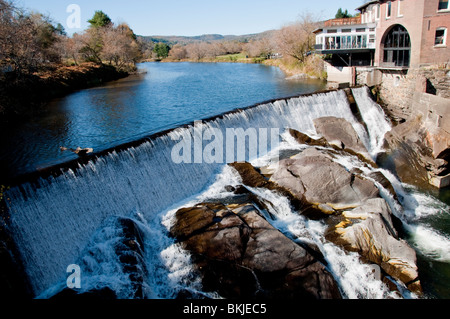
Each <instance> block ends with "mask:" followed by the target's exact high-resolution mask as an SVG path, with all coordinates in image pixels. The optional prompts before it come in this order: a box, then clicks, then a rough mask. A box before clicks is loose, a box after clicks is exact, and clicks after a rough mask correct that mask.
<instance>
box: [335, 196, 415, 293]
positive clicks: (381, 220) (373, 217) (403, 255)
mask: <svg viewBox="0 0 450 319" xmlns="http://www.w3.org/2000/svg"><path fill="white" fill-rule="evenodd" d="M341 217H342V221H341V222H340V223H339V224H337V225H335V226H333V227H331V228H330V229H329V230H328V231H327V235H326V238H327V239H328V240H330V241H332V242H334V243H336V244H339V245H342V246H343V247H344V248H345V249H347V250H348V251H354V252H358V253H359V254H360V255H361V256H362V257H363V258H364V259H365V260H367V261H370V262H373V263H375V264H378V265H379V266H380V267H381V268H382V269H383V270H384V271H385V272H386V273H387V274H388V275H390V276H391V277H393V278H394V279H396V280H399V281H401V282H403V283H404V284H405V285H407V287H408V288H409V289H410V290H411V291H413V292H421V285H420V281H419V274H418V269H417V265H416V261H417V260H416V253H415V251H414V249H412V248H411V247H410V246H409V245H408V244H407V243H406V242H405V241H404V240H402V239H400V238H399V237H398V233H397V231H396V229H395V227H394V223H393V218H392V213H391V210H390V208H389V206H388V205H387V203H386V201H385V200H384V199H382V198H374V199H368V200H367V201H366V202H365V203H364V204H363V205H361V206H359V207H357V208H355V209H353V210H348V211H345V212H343V213H342V215H341Z"/></svg>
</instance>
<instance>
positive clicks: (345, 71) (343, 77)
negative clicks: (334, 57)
mask: <svg viewBox="0 0 450 319" xmlns="http://www.w3.org/2000/svg"><path fill="white" fill-rule="evenodd" d="M326 68H327V74H328V78H327V81H328V82H337V83H349V84H350V85H352V86H353V85H355V77H356V75H355V67H335V66H332V65H331V64H329V63H327V64H326Z"/></svg>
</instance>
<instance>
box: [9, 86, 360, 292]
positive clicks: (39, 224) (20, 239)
mask: <svg viewBox="0 0 450 319" xmlns="http://www.w3.org/2000/svg"><path fill="white" fill-rule="evenodd" d="M323 116H336V117H342V118H346V119H347V120H349V121H350V122H351V123H352V124H353V125H355V126H360V124H359V123H358V122H357V121H356V119H355V118H354V116H353V114H352V113H351V111H350V108H349V103H348V101H347V99H346V95H345V93H344V92H343V91H337V92H329V93H321V94H315V95H312V96H303V97H299V98H292V99H288V100H279V101H275V102H272V103H267V104H261V105H258V106H255V107H253V108H249V109H246V110H244V111H239V112H235V113H230V114H227V115H225V116H223V117H221V118H217V119H215V120H212V121H209V122H207V123H203V125H198V126H189V127H187V128H180V129H176V130H174V131H172V132H170V133H169V134H167V135H164V136H161V137H157V138H156V139H154V140H151V141H149V142H146V143H144V144H143V145H141V146H139V147H135V148H130V149H128V150H126V151H122V152H118V153H116V152H113V153H111V154H109V155H107V156H104V157H101V158H99V159H98V160H97V161H96V162H95V163H94V162H89V163H88V164H87V165H85V166H82V167H80V168H79V169H77V170H76V171H71V170H70V171H68V172H66V173H64V174H62V175H60V176H59V177H56V178H49V179H45V180H43V179H42V180H39V182H38V183H37V184H38V185H34V184H25V185H22V186H20V187H15V188H12V189H11V190H10V191H8V193H7V198H9V200H8V201H7V205H8V208H9V212H10V215H11V221H10V226H9V228H10V230H11V233H12V234H14V240H15V242H16V243H17V247H18V249H19V252H20V254H21V257H22V259H23V263H24V266H25V270H26V273H27V275H28V277H29V279H30V282H31V284H32V287H33V289H34V292H35V294H36V295H39V294H41V293H42V292H43V291H44V290H46V289H47V288H48V287H50V286H51V285H53V284H54V283H55V282H57V281H58V280H61V278H62V277H64V276H65V275H66V273H65V271H66V267H67V266H68V265H70V264H73V263H74V262H75V261H76V260H77V257H78V256H79V255H80V253H81V252H82V250H83V249H84V247H86V245H88V243H89V239H90V238H91V236H92V235H93V234H94V233H95V231H96V230H97V229H98V227H99V226H100V225H101V224H102V222H103V221H104V220H105V219H106V218H108V217H110V216H120V217H128V216H130V214H132V213H133V212H135V211H139V212H141V214H142V215H143V216H144V218H145V219H146V220H147V221H148V222H149V223H150V224H152V223H154V222H153V220H154V218H157V214H158V213H159V212H161V211H163V210H165V209H167V208H168V207H170V206H171V205H173V204H174V203H177V202H179V201H181V200H183V199H185V198H188V197H190V196H192V195H194V194H197V193H199V192H200V191H201V190H202V189H204V188H205V187H206V186H207V185H208V184H209V183H210V182H211V180H212V179H213V178H214V174H216V173H218V169H219V168H220V167H221V166H223V165H224V162H221V163H211V164H207V163H206V162H208V161H207V160H206V159H205V161H203V162H202V163H180V164H175V163H174V161H173V159H172V150H173V149H174V147H175V146H176V145H177V143H179V141H180V139H183V138H185V139H187V140H189V139H190V138H192V137H194V136H195V135H196V134H197V135H199V134H200V135H201V134H202V131H200V130H205V129H206V128H208V127H209V128H216V129H218V130H220V131H221V132H223V135H224V136H225V131H226V129H229V128H242V129H244V130H246V129H248V128H280V129H282V128H285V127H289V128H293V129H296V130H299V131H302V132H314V124H313V120H314V119H316V118H319V117H323ZM193 144H195V143H193ZM272 146H273V145H272ZM195 147H196V145H192V153H193V154H194V151H195V149H194V148H195ZM269 149H270V148H269ZM247 151H248V149H247ZM259 155H264V154H259Z"/></svg>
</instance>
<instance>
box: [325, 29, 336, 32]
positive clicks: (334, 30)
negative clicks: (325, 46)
mask: <svg viewBox="0 0 450 319" xmlns="http://www.w3.org/2000/svg"><path fill="white" fill-rule="evenodd" d="M327 33H337V29H330V30H327Z"/></svg>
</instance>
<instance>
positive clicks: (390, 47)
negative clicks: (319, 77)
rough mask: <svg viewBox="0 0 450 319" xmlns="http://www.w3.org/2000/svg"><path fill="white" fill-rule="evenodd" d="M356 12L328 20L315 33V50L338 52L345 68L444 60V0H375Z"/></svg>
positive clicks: (449, 19) (449, 58)
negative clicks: (341, 17) (355, 16)
mask: <svg viewBox="0 0 450 319" xmlns="http://www.w3.org/2000/svg"><path fill="white" fill-rule="evenodd" d="M356 10H358V11H359V12H360V16H359V17H358V18H350V19H332V20H328V21H326V22H325V23H324V25H323V26H322V27H321V28H319V29H317V30H316V31H315V33H316V50H317V52H318V53H323V54H333V55H335V56H338V57H339V59H337V60H336V61H340V60H342V61H345V62H346V64H347V65H346V66H362V65H366V66H367V65H370V66H375V67H379V68H396V69H407V68H409V67H419V66H421V65H426V64H448V63H450V46H449V45H450V39H449V31H448V30H449V28H450V7H449V0H391V1H386V0H379V1H378V0H376V1H367V2H366V3H365V4H364V5H362V6H360V7H358V8H356ZM347 39H352V42H350V43H352V44H351V45H350V46H349V45H348V43H349V41H348V40H347ZM353 39H356V41H355V40H353ZM358 41H359V42H358ZM355 43H356V45H355ZM358 54H359V55H358ZM352 56H354V57H358V59H353V60H352V59H351V57H352Z"/></svg>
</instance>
